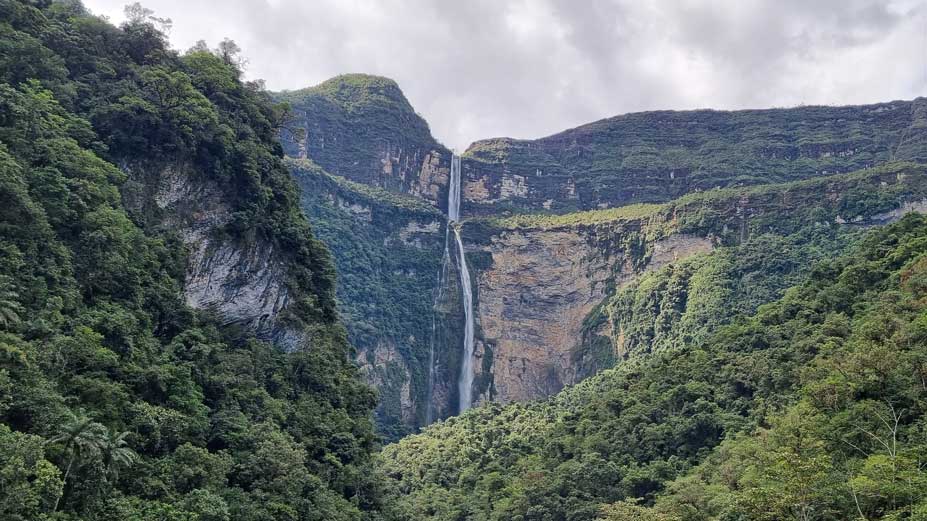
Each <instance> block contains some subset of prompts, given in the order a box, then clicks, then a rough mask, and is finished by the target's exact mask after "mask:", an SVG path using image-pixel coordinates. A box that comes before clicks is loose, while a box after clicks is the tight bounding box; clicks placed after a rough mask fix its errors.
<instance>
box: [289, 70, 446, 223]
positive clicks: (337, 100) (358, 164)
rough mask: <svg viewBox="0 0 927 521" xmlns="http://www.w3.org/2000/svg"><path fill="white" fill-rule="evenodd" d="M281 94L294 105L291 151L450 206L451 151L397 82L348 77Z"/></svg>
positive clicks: (365, 180) (346, 175) (361, 178)
mask: <svg viewBox="0 0 927 521" xmlns="http://www.w3.org/2000/svg"><path fill="white" fill-rule="evenodd" d="M276 97H277V99H278V100H280V101H283V102H286V103H289V104H290V106H291V107H292V109H293V115H292V120H291V121H290V122H289V123H288V124H287V125H286V127H285V128H284V130H283V132H282V133H281V141H282V143H283V148H284V151H285V152H286V154H287V155H288V156H290V157H295V158H299V159H306V158H309V159H312V160H313V161H314V162H315V163H317V164H318V165H319V166H320V167H322V168H323V169H324V170H325V171H327V172H328V173H330V174H333V175H337V176H340V177H344V178H347V179H350V180H351V181H355V182H358V183H363V184H366V185H369V186H377V187H380V188H384V189H386V190H389V191H393V192H403V193H407V194H411V195H417V196H419V197H421V198H423V199H425V200H427V201H429V202H431V203H432V204H433V205H435V206H439V207H442V208H445V209H446V205H447V182H448V169H449V167H450V166H449V165H450V159H451V153H450V151H449V150H447V149H446V148H444V147H443V146H441V145H440V144H439V143H438V142H437V141H436V140H435V139H434V138H433V137H432V136H431V132H430V131H429V129H428V123H426V122H425V120H424V119H422V118H421V116H419V115H418V114H416V113H415V110H414V109H413V108H412V105H410V104H409V101H408V100H407V99H406V97H405V95H403V93H402V91H401V90H400V89H399V86H398V85H396V82H394V81H393V80H390V79H387V78H382V77H378V76H369V75H366V74H346V75H343V76H338V77H335V78H332V79H330V80H328V81H326V82H324V83H322V84H320V85H317V86H315V87H310V88H307V89H303V90H298V91H292V92H284V93H280V94H277V95H276Z"/></svg>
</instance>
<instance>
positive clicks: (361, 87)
mask: <svg viewBox="0 0 927 521" xmlns="http://www.w3.org/2000/svg"><path fill="white" fill-rule="evenodd" d="M278 97H279V98H280V99H283V100H287V101H288V102H289V103H291V104H292V106H293V110H294V114H295V118H294V119H293V120H292V122H291V123H290V124H289V125H288V128H289V129H288V130H287V131H284V132H283V135H282V140H283V143H284V148H285V149H286V150H287V151H288V153H289V154H290V155H291V156H293V157H296V158H306V159H308V160H310V161H311V162H312V163H313V164H315V165H316V166H317V167H318V169H320V170H321V171H323V172H324V173H325V174H329V175H331V176H333V177H331V179H333V180H337V179H345V180H350V181H353V182H356V183H359V184H358V185H350V183H346V182H338V183H336V184H337V185H338V190H337V191H336V192H337V193H335V192H333V191H332V190H331V189H330V187H331V186H334V185H332V184H331V183H327V184H326V183H323V184H322V185H319V184H314V185H311V186H309V185H304V188H305V190H304V193H306V194H312V195H311V196H307V197H304V208H305V209H306V211H307V213H308V214H309V215H311V216H313V217H314V221H316V222H317V226H319V227H320V229H324V231H323V232H322V236H323V238H324V240H325V241H326V242H327V243H328V244H329V245H330V246H331V247H332V248H333V249H334V250H335V258H336V263H337V264H338V268H339V272H340V273H341V274H342V280H343V281H344V283H343V286H342V288H341V289H340V290H339V291H340V293H339V295H340V301H341V303H342V307H343V308H345V309H348V310H351V311H350V315H351V317H352V318H351V319H350V320H349V323H348V329H349V334H350V336H351V338H352V341H353V342H354V343H355V345H357V346H358V348H359V349H360V351H361V354H362V356H361V357H360V358H359V360H360V362H361V364H362V365H364V366H365V367H366V374H367V375H368V381H370V382H371V383H372V384H374V385H375V386H376V387H378V388H379V389H380V390H381V395H382V396H383V397H384V400H383V402H381V405H380V408H379V410H378V423H379V424H380V426H381V430H382V431H383V432H384V433H386V434H387V436H388V437H389V438H393V437H395V436H396V435H399V434H402V433H404V432H407V431H408V430H411V429H414V428H416V427H419V426H421V425H423V424H425V423H428V421H429V420H430V419H433V418H442V417H445V416H446V415H447V414H453V413H454V412H456V409H455V406H454V405H453V404H455V403H457V402H458V397H457V396H456V394H457V391H455V389H454V385H453V382H451V381H449V379H453V378H456V376H455V375H457V374H458V373H459V372H460V367H461V365H462V361H463V360H462V358H461V353H462V347H461V342H462V332H461V331H462V326H461V321H462V316H461V312H460V311H461V310H460V291H461V290H460V287H459V282H458V280H457V279H458V278H457V277H456V273H455V270H456V266H455V265H454V264H455V263H454V262H453V259H450V262H446V261H445V262H443V263H442V262H441V257H442V255H443V251H442V249H441V247H440V238H441V236H442V234H445V232H446V222H445V221H446V219H439V220H440V223H439V224H438V226H437V228H434V226H432V228H434V229H433V230H431V233H430V235H427V237H428V239H426V240H424V243H422V244H423V245H424V247H420V248H418V252H417V253H416V255H417V258H418V259H419V260H420V261H421V262H419V261H416V262H415V263H414V264H415V265H416V270H414V273H412V272H409V273H408V274H407V275H404V276H399V277H397V276H393V275H384V274H383V272H382V271H381V269H380V268H381V266H393V267H394V271H396V267H399V268H400V271H401V267H402V266H405V265H407V264H409V260H408V259H407V258H406V257H407V253H404V252H403V251H401V248H400V249H399V250H395V249H394V248H393V247H392V246H391V245H392V244H399V243H398V242H396V241H397V237H398V235H397V234H398V233H399V232H400V231H401V229H400V227H401V226H408V225H409V224H410V223H412V222H417V223H418V224H417V225H416V226H421V225H422V221H421V220H420V219H419V218H418V217H416V216H415V213H414V212H412V213H409V212H408V207H409V204H408V203H403V204H396V203H395V202H390V198H391V197H392V196H390V195H388V194H389V193H402V194H408V195H412V196H416V197H420V198H423V199H424V200H425V201H427V202H429V203H430V204H432V205H433V206H437V207H438V208H441V209H446V208H445V204H444V198H445V197H446V190H447V182H448V172H447V160H448V158H449V157H450V155H449V153H448V151H447V150H446V149H444V148H443V147H440V145H437V144H436V142H435V140H434V139H433V138H432V137H431V136H430V134H429V133H428V128H427V124H425V122H424V121H422V120H421V118H420V117H419V116H417V115H416V114H415V113H414V110H413V109H412V107H411V106H410V105H409V103H408V101H407V100H406V99H405V97H404V96H402V93H401V91H400V90H399V88H398V86H396V84H395V83H394V82H392V81H390V80H387V79H384V78H378V77H373V76H365V75H347V76H339V77H337V78H333V79H332V80H329V81H327V82H325V83H323V84H321V85H319V86H317V87H312V88H309V89H305V90H302V91H297V92H293V93H285V94H281V95H278ZM925 128H927V101H925V100H923V99H917V100H914V101H898V102H892V103H883V104H877V105H868V106H854V107H799V108H795V109H773V110H762V111H737V112H719V111H688V112H672V111H664V112H651V113H639V114H629V115H625V116H619V117H616V118H611V119H608V120H603V121H600V122H596V123H592V124H589V125H585V126H583V127H579V128H577V129H573V130H569V131H566V132H563V133H560V134H557V135H555V136H551V137H548V138H543V139H539V140H535V141H517V140H508V139H502V140H488V141H481V142H477V143H474V144H473V145H472V146H471V147H470V149H469V150H468V151H467V152H466V153H465V154H464V156H463V161H462V170H463V181H462V187H461V188H462V192H463V198H464V201H463V217H464V220H465V221H466V222H465V223H464V224H463V239H464V243H465V248H466V251H467V258H468V264H470V267H471V269H472V270H473V272H474V273H473V278H474V295H473V298H474V301H475V302H476V329H477V335H476V336H477V338H476V343H475V350H474V357H473V358H472V364H471V365H472V366H473V367H474V371H475V375H474V384H473V387H472V389H471V391H472V393H473V398H474V399H475V401H477V402H480V401H486V400H496V401H502V402H508V401H513V400H528V399H533V398H539V397H544V396H549V395H551V394H553V393H556V392H557V391H559V390H560V389H562V388H563V387H564V386H565V385H569V384H573V383H576V382H578V381H580V380H582V379H583V378H585V377H587V376H589V375H591V374H594V373H595V372H597V371H598V370H601V369H602V368H606V367H610V366H612V365H613V364H615V363H616V362H618V361H620V360H622V359H624V358H626V357H628V356H631V354H632V353H637V352H648V351H650V350H658V349H661V348H662V347H663V346H667V345H677V344H679V343H681V342H685V341H686V339H688V338H689V337H690V336H691V335H701V334H704V332H705V331H706V326H705V324H704V322H706V321H707V322H708V323H711V324H719V323H723V322H725V321H726V320H728V319H729V318H730V317H731V316H733V314H734V312H735V310H736V311H738V312H751V311H753V310H754V309H755V308H756V307H757V306H758V305H760V304H762V303H764V302H768V301H769V300H771V299H774V298H776V297H777V296H779V295H780V293H781V291H783V290H784V289H785V288H786V287H787V286H788V284H789V283H790V282H795V281H796V280H797V278H798V277H800V276H801V274H803V273H805V272H806V271H807V270H808V269H809V268H810V266H811V264H812V263H813V262H814V261H816V260H822V259H826V258H832V257H833V256H834V255H836V254H838V253H839V252H840V251H842V249H843V248H844V247H846V246H847V245H848V244H849V243H850V241H851V238H852V236H853V235H854V233H853V232H854V230H855V229H856V228H859V227H860V226H861V225H872V224H878V223H881V222H882V221H884V220H890V219H889V218H887V217H886V218H884V219H883V218H882V217H880V216H879V215H877V214H879V213H880V212H886V211H889V210H893V209H895V208H900V207H901V206H903V205H904V204H913V205H915V206H917V205H919V204H921V203H920V199H922V198H923V194H922V193H921V192H922V190H921V185H922V182H923V175H922V173H923V172H922V169H920V168H918V167H914V166H910V165H909V166H908V167H907V168H911V170H910V172H905V171H899V170H897V169H895V170H893V169H889V170H885V171H869V173H853V174H850V172H851V171H857V170H859V169H861V168H865V167H871V166H874V165H879V164H882V163H885V162H891V161H893V160H895V159H898V158H906V159H912V160H916V161H919V160H921V159H922V158H923V157H924V155H925V151H927V147H925V143H927V142H925V141H924V129H925ZM400 151H401V153H400ZM423 158H424V159H423ZM436 160H437V162H435V161H436ZM893 168H895V167H893ZM838 173H845V174H846V175H847V176H848V177H846V180H844V178H843V177H840V176H837V177H834V176H835V175H837V174H838ZM299 177H300V174H299V173H298V172H297V178H299ZM819 178H820V179H822V180H821V181H820V182H819V183H818V184H814V183H812V184H801V183H799V184H795V185H787V184H783V183H789V182H793V183H794V182H797V181H799V180H803V179H819ZM825 178H826V179H825ZM744 185H747V186H769V187H771V188H769V189H768V190H765V191H764V190H762V189H760V190H759V191H757V190H753V189H748V188H745V187H744V188H740V189H738V190H735V191H724V190H722V191H716V189H717V188H718V187H725V186H727V187H738V186H740V187H743V186H744ZM362 186H372V187H376V188H383V189H384V190H386V191H385V192H368V193H367V194H365V195H363V196H361V195H359V194H361V193H362V192H364V191H365V190H364V189H363V187H362ZM426 186H427V187H430V188H426ZM869 190H871V191H872V193H871V194H866V193H864V192H866V191H869ZM821 191H824V192H826V193H827V197H826V198H825V199H824V200H819V197H818V195H819V193H820V192H821ZM349 192H354V195H347V194H348V193H349ZM780 192H782V195H781V197H780V196H779V195H778V194H779V193H780ZM686 196H688V197H690V198H691V199H686ZM870 196H871V197H870ZM680 197H682V198H680ZM361 199H363V200H364V201H366V202H363V203H360V204H359V206H358V207H356V208H351V205H353V204H355V203H354V202H353V201H358V200H361ZM345 201H347V203H346V202H345ZM635 202H646V203H650V204H649V205H644V206H639V205H630V204H629V203H635ZM333 205H334V206H340V208H337V209H335V210H333V209H332V208H333ZM376 207H379V210H371V208H376ZM318 208H325V210H324V211H319V210H318ZM387 208H390V209H388V210H387ZM603 208H604V209H603ZM796 209H797V212H796ZM577 210H579V211H577ZM333 211H335V213H338V214H339V215H338V216H337V217H336V216H335V215H334V214H333V213H332V212H333ZM374 214H379V215H389V216H390V217H389V220H390V221H391V223H390V225H388V226H385V227H384V224H385V223H386V221H385V220H384V219H382V218H373V219H372V218H371V215H374ZM503 217H505V218H503ZM416 219H418V220H416ZM854 220H855V221H854ZM377 221H379V222H377ZM338 222H340V223H347V222H352V224H351V226H350V227H348V226H344V225H342V224H337V223H338ZM393 223H394V224H395V225H396V226H393ZM815 223H817V225H815ZM787 225H788V226H787ZM806 225H807V226H806ZM786 227H787V229H786ZM425 236H426V235H422V237H423V238H424V237H425ZM400 242H401V240H400ZM719 247H720V248H722V251H720V252H717V253H716V254H715V257H713V258H722V257H726V258H728V259H730V260H731V262H729V263H728V264H727V267H726V268H724V269H725V270H726V271H724V272H723V273H721V274H719V273H715V274H713V275H709V274H708V273H706V272H702V271H700V270H701V266H702V265H704V264H705V263H708V264H711V269H719V268H718V265H717V263H714V262H710V261H706V260H705V259H707V258H708V257H706V256H705V254H706V253H708V252H710V251H712V250H716V249H718V248H719ZM779 247H782V248H785V251H786V252H787V253H786V255H784V256H783V255H781V254H780V253H777V252H776V251H775V248H779ZM732 248H733V249H732ZM371 252H376V254H375V255H372V254H371ZM451 257H453V256H451ZM690 257H692V258H693V260H692V262H691V263H688V264H681V265H678V267H677V268H678V269H677V272H676V273H675V274H674V275H666V274H665V273H666V272H664V275H660V276H653V277H651V278H647V279H645V280H639V279H640V278H641V277H642V276H644V275H645V274H647V273H650V272H653V271H655V270H659V269H660V268H661V267H663V266H665V265H667V264H672V265H677V264H679V263H680V262H681V261H684V260H686V259H688V258H690ZM748 259H752V261H749V262H753V264H752V265H751V264H749V262H748ZM439 263H441V264H439ZM442 265H446V266H447V267H448V268H449V270H450V271H449V272H448V271H442V269H441V267H440V266H442ZM426 266H427V267H429V268H430V269H432V270H434V269H435V267H436V266H439V268H438V269H437V270H435V272H434V275H433V278H432V279H431V280H432V281H433V282H431V283H430V284H429V282H428V279H429V276H430V275H429V274H428V273H427V268H426ZM773 273H775V276H774V275H773ZM709 276H712V277H716V278H717V277H721V278H724V279H725V280H727V281H728V286H727V287H725V289H723V290H717V291H714V293H715V295H714V297H713V298H715V300H714V301H713V304H712V305H711V306H709V307H708V308H706V309H703V310H702V311H699V312H691V313H690V312H689V310H688V309H686V304H687V299H686V295H687V294H688V291H689V289H690V288H689V286H690V284H694V285H696V288H695V289H696V290H698V287H701V288H702V291H703V292H706V293H712V290H709V289H708V288H707V283H705V282H700V281H701V279H702V278H704V277H709ZM743 276H752V277H756V278H757V280H756V281H754V282H755V284H754V283H748V282H747V281H741V280H738V279H739V278H740V277H743ZM693 278H694V279H693ZM388 279H392V280H388ZM670 282H672V286H667V284H669V283H670ZM698 284H702V286H698ZM386 288H390V289H389V290H388V291H384V290H385V289H386ZM722 293H723V295H724V296H723V297H722V296H720V295H721V294H722ZM387 295H389V296H387ZM437 297H441V298H443V299H444V300H445V302H444V304H437V303H436V298H437ZM706 298H707V297H706ZM397 302H408V304H402V305H400V306H395V304H396V303H397ZM429 302H430V303H432V304H434V305H433V307H432V309H431V310H430V311H429V309H428V308H427V306H426V303H429ZM694 302H696V307H697V306H698V305H701V304H699V303H698V298H696V299H695V300H694ZM722 303H723V304H722ZM390 306H393V307H394V308H395V311H391V312H389V313H384V312H383V311H382V310H383V309H384V308H388V307H390ZM369 317H375V318H369ZM429 318H430V320H429ZM677 320H680V321H683V322H687V323H689V324H690V326H689V329H688V330H686V332H685V333H682V332H681V331H683V330H682V329H679V330H677V329H673V327H672V326H673V324H675V321H677ZM658 322H659V323H658ZM433 326H437V327H433ZM667 331H680V332H679V333H667ZM667 335H669V336H667ZM674 335H677V336H674ZM426 338H428V339H431V340H430V342H429V343H428V345H427V348H426V347H425V339H426ZM654 342H656V343H654ZM651 344H653V345H651ZM426 353H427V356H426ZM423 382H429V383H427V384H423ZM436 385H437V386H438V387H442V389H439V390H438V391H437V392H435V389H436ZM426 397H430V398H426ZM436 397H437V398H436ZM425 404H427V405H425ZM435 413H436V414H435Z"/></svg>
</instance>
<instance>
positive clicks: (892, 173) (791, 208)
mask: <svg viewBox="0 0 927 521" xmlns="http://www.w3.org/2000/svg"><path fill="white" fill-rule="evenodd" d="M822 194H823V195H825V197H823V198H822ZM916 197H927V168H925V167H924V166H923V165H921V164H916V163H906V162H893V163H887V164H884V165H880V166H877V167H874V168H868V169H864V170H860V171H857V172H851V173H848V174H838V175H830V176H824V177H819V178H816V179H806V180H802V181H794V182H789V183H779V184H767V185H760V186H751V187H741V188H723V189H715V190H708V191H705V192H698V193H693V194H688V195H684V196H682V197H680V198H678V199H675V200H673V201H669V202H666V203H663V204H632V205H628V206H619V207H616V208H607V209H601V210H586V211H581V212H572V213H565V214H555V213H521V214H516V215H511V216H506V217H481V218H475V219H471V220H470V222H471V223H472V225H474V226H477V227H481V228H482V227H489V228H490V229H556V228H569V227H581V226H596V225H612V224H618V223H622V222H625V223H630V222H637V223H639V224H640V226H641V227H642V228H646V229H649V230H651V232H652V233H654V234H655V235H656V236H660V235H665V234H666V233H669V232H676V231H680V232H685V233H713V234H716V235H719V236H722V237H724V238H726V239H730V240H736V239H740V238H741V237H740V236H739V235H737V234H739V233H741V232H743V233H745V234H749V233H750V232H758V231H759V232H767V231H773V230H775V231H784V232H789V233H791V232H794V231H796V230H798V229H799V228H801V227H803V226H805V225H807V224H809V223H815V222H816V223H818V224H825V225H826V224H832V223H835V222H837V218H838V217H839V218H840V219H842V220H843V221H844V222H862V221H867V220H869V219H871V218H872V217H874V216H876V215H877V214H880V213H883V212H887V211H890V210H893V209H895V208H897V207H898V206H899V205H900V201H902V200H904V199H907V200H911V199H914V198H916ZM741 221H742V222H743V223H744V224H745V225H746V226H748V228H745V229H743V230H741V229H740V227H739V226H740V224H741ZM732 233H733V234H732Z"/></svg>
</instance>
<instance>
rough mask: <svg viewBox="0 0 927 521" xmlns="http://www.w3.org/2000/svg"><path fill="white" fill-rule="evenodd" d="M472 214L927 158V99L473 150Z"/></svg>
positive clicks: (687, 117) (626, 120) (571, 134)
mask: <svg viewBox="0 0 927 521" xmlns="http://www.w3.org/2000/svg"><path fill="white" fill-rule="evenodd" d="M463 158H464V166H463V173H464V179H465V181H464V183H465V185H464V186H465V189H464V191H463V196H464V209H463V214H464V215H471V216H472V215H493V214H495V213H498V212H499V210H500V208H508V209H512V208H516V209H518V210H520V211H540V210H552V211H556V212H558V213H563V212H570V211H576V210H590V209H596V208H613V207H618V206H624V205H627V204H632V203H650V202H665V201H669V200H672V199H675V198H677V197H680V196H682V195H685V194H687V193H692V192H698V191H705V190H711V189H714V188H718V187H728V186H740V185H759V184H767V183H781V182H788V181H796V180H800V179H808V178H812V177H817V176H822V175H828V174H837V173H844V172H851V171H854V170H859V169H862V168H868V167H871V166H873V165H876V164H880V163H884V162H886V161H891V160H914V161H923V160H925V159H927V99H925V98H918V99H915V100H912V101H893V102H890V103H879V104H874V105H863V106H847V107H798V108H792V109H770V110H744V111H734V112H725V111H714V110H695V111H655V112H640V113H634V114H625V115H621V116H616V117H613V118H608V119H603V120H601V121H596V122H594V123H589V124H586V125H582V126H580V127H577V128H573V129H569V130H565V131H563V132H560V133H557V134H554V135H552V136H547V137H544V138H541V139H535V140H522V139H511V138H494V139H487V140H481V141H477V142H475V143H473V144H471V145H470V147H469V148H468V149H467V151H466V152H465V153H464V156H463Z"/></svg>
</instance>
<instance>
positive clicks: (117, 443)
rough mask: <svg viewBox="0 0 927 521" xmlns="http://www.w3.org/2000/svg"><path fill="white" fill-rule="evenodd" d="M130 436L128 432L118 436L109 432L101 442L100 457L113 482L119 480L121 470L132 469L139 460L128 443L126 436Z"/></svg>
mask: <svg viewBox="0 0 927 521" xmlns="http://www.w3.org/2000/svg"><path fill="white" fill-rule="evenodd" d="M128 435H129V433H128V432H120V433H119V434H116V433H114V432H110V431H109V430H107V431H106V433H105V434H104V436H103V439H102V440H101V441H102V444H101V447H100V449H101V450H100V456H101V459H102V461H103V468H104V469H105V471H106V475H107V476H109V477H111V478H112V479H113V481H115V480H117V479H119V471H120V470H122V469H126V468H129V467H131V466H132V464H133V463H135V460H137V459H138V455H137V454H136V453H135V451H134V450H132V449H131V448H129V445H128V443H127V442H126V436H128Z"/></svg>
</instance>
